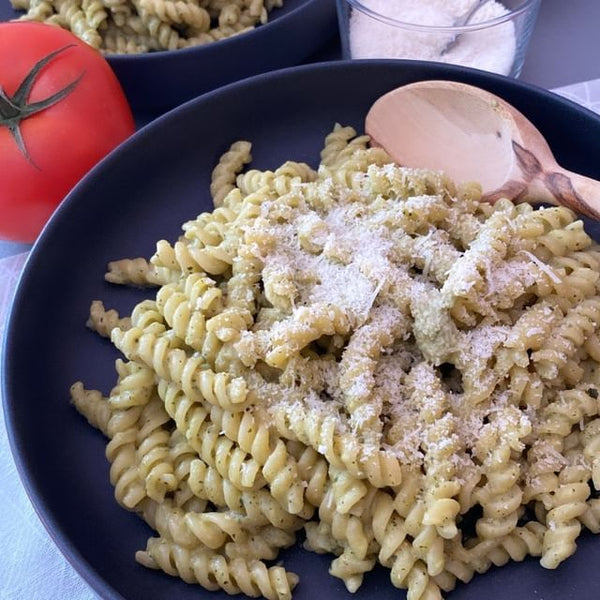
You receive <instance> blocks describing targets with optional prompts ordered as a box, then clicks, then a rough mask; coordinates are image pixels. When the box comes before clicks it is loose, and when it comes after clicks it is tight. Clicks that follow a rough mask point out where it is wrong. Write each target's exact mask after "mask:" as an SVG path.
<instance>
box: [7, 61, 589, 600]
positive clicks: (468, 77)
mask: <svg viewBox="0 0 600 600" xmlns="http://www.w3.org/2000/svg"><path fill="white" fill-rule="evenodd" d="M425 79H449V80H456V81H462V82H465V83H470V84H473V85H477V86H480V87H482V88H484V89H487V90H489V91H491V92H493V93H495V94H498V95H499V96H501V97H503V98H504V99H505V100H507V101H508V102H511V103H512V104H513V105H515V106H516V107H517V108H518V109H519V110H521V111H522V112H523V113H524V114H525V115H526V116H528V117H529V118H530V119H531V120H532V121H533V123H534V124H535V125H537V126H538V127H539V128H540V129H541V131H542V132H543V134H544V135H545V136H546V138H547V139H548V141H549V143H550V145H551V147H552V148H553V150H554V151H555V154H556V157H557V159H558V160H559V162H560V163H561V164H562V165H564V166H565V167H566V168H569V169H572V170H575V171H579V172H581V173H583V174H585V175H589V176H592V177H596V178H600V162H599V161H598V160H597V157H598V156H600V117H599V116H597V115H595V114H593V113H592V112H590V111H588V110H586V109H584V108H582V107H580V106H578V105H576V104H574V103H572V102H570V101H568V100H565V99H563V98H560V97H559V96H556V95H554V94H551V93H549V92H547V91H544V90H541V89H539V88H535V87H533V86H530V85H527V84H524V83H522V82H519V81H516V80H513V79H508V78H505V77H501V76H497V75H491V74H489V73H484V72H481V71H475V70H470V69H465V68H461V67H453V66H449V65H440V64H435V63H421V62H412V61H352V62H344V61H340V62H336V63H324V64H319V65H309V66H302V67H295V68H291V69H285V70H282V71H277V72H273V73H267V74H264V75H259V76H257V77H254V78H250V79H247V80H245V81H242V82H238V83H234V84H231V85H230V86H226V87H224V88H221V89H219V90H216V91H213V92H210V93H208V94H205V95H204V96H202V97H200V98H197V99H195V100H192V101H191V102H188V103H186V104H185V105H183V106H181V107H179V108H176V109H175V110H173V111H171V112H169V113H168V114H166V115H164V116H162V117H160V118H158V119H157V120H155V121H154V122H152V123H151V124H150V125H148V126H147V127H145V128H143V129H142V130H140V131H139V132H138V133H136V134H135V135H134V136H132V137H131V138H130V139H129V140H127V141H126V142H125V143H123V144H122V145H121V146H120V147H119V148H117V149H116V150H115V151H114V152H113V153H111V154H110V155H109V156H108V157H107V158H106V159H104V160H103V161H102V162H101V163H100V164H99V165H97V166H96V167H95V168H94V169H93V170H92V171H91V172H90V173H89V174H88V175H87V176H86V177H85V178H84V179H83V180H82V181H81V182H80V183H79V184H78V185H77V186H76V188H75V189H74V190H73V191H72V192H71V194H70V195H69V196H68V197H67V198H66V200H65V201H64V202H63V203H62V204H61V206H60V207H59V208H58V210H57V211H56V213H55V214H54V216H53V217H52V218H51V219H50V221H49V223H48V225H47V226H46V227H45V229H44V231H43V232H42V234H41V235H40V237H39V238H38V241H37V242H36V244H35V245H34V248H33V250H32V252H31V254H30V257H29V260H28V263H27V265H26V266H25V269H24V272H23V275H22V277H21V280H20V282H19V285H18V288H17V291H16V295H15V300H14V303H13V306H12V310H11V314H10V317H9V321H8V327H7V332H6V338H5V346H4V362H3V365H2V377H1V378H0V380H1V382H2V386H3V387H2V397H3V399H4V403H5V406H4V410H5V415H6V423H7V430H8V435H9V439H10V443H11V447H12V450H13V453H14V456H15V461H16V464H17V468H18V471H19V473H20V476H21V478H22V481H23V483H24V486H25V488H26V490H27V493H28V494H29V497H30V498H31V500H32V502H33V505H34V507H35V509H36V511H37V512H38V514H39V516H40V518H41V520H42V521H43V522H44V524H45V526H46V527H47V528H48V530H49V532H50V534H51V535H52V537H53V538H54V540H55V542H56V544H57V545H58V546H59V548H60V549H61V551H62V552H63V553H64V554H65V555H66V557H67V558H68V559H69V560H70V561H71V562H72V564H73V565H74V566H75V568H76V569H77V570H78V571H79V573H81V575H82V576H83V577H84V578H85V579H86V580H87V581H88V583H89V584H90V585H91V586H92V587H93V588H94V589H95V590H96V592H97V593H98V594H99V596H100V597H102V598H104V599H105V600H124V599H125V600H137V599H141V598H143V599H144V600H155V599H159V598H160V599H163V598H177V599H178V600H199V599H200V600H202V599H204V600H209V599H212V600H225V599H226V598H229V597H228V596H227V595H226V594H225V593H221V592H219V593H210V592H206V591H204V590H202V589H200V588H199V587H198V586H193V585H187V584H185V583H184V582H183V581H181V580H179V579H176V578H173V577H169V576H167V575H165V574H163V573H161V572H158V571H152V570H148V569H145V568H144V567H141V566H140V565H138V564H136V562H135V560H134V554H135V551H136V550H138V549H141V548H143V547H144V546H145V542H146V538H147V537H148V536H150V535H151V533H152V532H151V531H150V529H149V528H148V527H147V526H146V525H145V524H144V523H143V522H142V521H141V520H140V519H139V518H138V517H137V516H136V515H133V514H131V513H128V512H126V511H124V510H123V509H122V508H120V507H119V506H118V505H117V503H116V501H115V499H114V496H113V489H112V487H111V485H110V483H109V478H108V471H109V465H108V463H107V461H106V459H105V456H104V449H105V444H106V441H105V439H104V438H103V437H102V435H101V434H100V433H99V432H97V431H96V430H94V429H93V428H91V427H90V426H89V425H88V424H87V423H86V422H85V419H83V418H82V417H81V416H80V415H79V414H78V413H77V412H76V410H75V409H74V408H73V407H72V406H70V404H69V387H70V385H71V384H72V383H73V382H74V381H76V380H82V381H84V383H85V385H86V387H89V388H96V389H100V390H102V391H103V392H104V393H108V392H109V390H110V388H111V386H112V385H113V384H114V380H115V378H114V360H115V358H116V357H117V356H118V352H117V351H116V350H115V349H114V348H113V347H112V346H111V345H110V343H108V342H107V341H106V340H103V339H100V338H99V337H98V336H97V335H95V334H93V333H92V332H90V331H89V330H87V329H86V327H85V321H86V318H87V315H88V307H89V304H90V302H91V300H93V299H96V298H97V299H102V300H103V301H104V302H105V304H106V306H107V307H114V308H116V309H118V310H120V311H123V313H125V312H128V311H130V310H131V308H132V307H133V305H134V304H135V303H136V302H138V301H140V300H141V299H142V298H144V297H148V296H149V295H150V294H151V293H152V292H148V291H144V290H140V289H130V288H123V287H122V286H113V285H110V284H108V283H106V282H105V281H104V279H103V275H104V272H105V267H106V264H107V262H108V261H110V260H113V259H116V258H122V257H135V256H150V255H151V254H152V253H153V251H154V250H155V244H156V240H159V239H161V238H164V239H170V240H173V239H176V238H177V236H178V234H179V233H180V231H181V224H182V222H183V221H184V220H186V219H191V218H194V217H195V216H196V215H197V214H198V213H200V212H202V211H203V210H209V209H210V207H211V199H210V193H209V185H210V176H211V171H212V168H213V167H214V165H215V163H216V161H217V160H218V158H219V156H220V155H221V154H222V153H223V152H224V151H225V150H227V148H228V147H229V145H230V144H231V143H232V142H233V141H235V140H238V139H248V140H251V141H252V142H253V148H252V155H253V162H252V168H258V169H262V170H264V169H273V168H276V167H277V166H279V165H281V164H282V163H283V162H284V161H285V160H288V159H289V160H296V161H304V162H308V163H309V164H311V165H313V166H316V165H317V164H318V162H319V151H320V149H321V147H322V143H323V139H324V136H325V135H326V134H327V133H329V132H330V131H331V129H332V128H333V126H334V124H335V123H336V122H340V123H342V124H344V125H352V126H353V127H355V128H356V129H357V130H359V131H360V132H362V131H363V125H364V118H365V115H366V113H367V111H368V109H369V107H370V106H371V104H372V103H373V102H374V101H375V100H376V99H377V98H378V97H380V96H381V95H382V94H384V93H385V92H387V91H389V90H391V89H394V88H395V87H397V86H399V85H404V84H407V83H411V82H414V81H420V80H425ZM589 231H590V232H591V233H592V234H593V235H594V236H595V237H596V238H597V239H598V238H599V237H600V230H599V228H598V227H597V226H596V227H594V226H591V227H590V229H589ZM7 541H8V544H9V551H10V540H7ZM578 546H579V547H578V550H577V552H576V554H575V555H574V556H573V557H571V558H570V559H569V560H568V561H566V562H565V563H564V564H562V565H561V566H560V567H559V568H558V569H557V570H556V571H547V570H544V569H543V568H541V567H540V565H539V564H538V562H537V560H535V559H528V560H526V561H524V563H522V564H516V563H513V564H509V565H507V566H505V567H503V568H501V569H492V570H491V571H489V572H488V573H486V574H484V575H481V576H476V577H475V578H474V579H473V581H472V582H471V583H469V584H468V585H460V586H459V587H458V588H457V589H456V590H455V591H454V592H452V593H451V594H450V595H449V599H448V600H475V599H480V598H494V600H513V599H515V598H518V599H525V598H527V599H533V598H544V600H592V599H594V598H598V590H599V589H600V570H599V569H598V565H600V537H594V536H591V535H582V536H581V537H580V538H579V540H578ZM281 558H282V559H283V560H284V563H285V565H286V567H287V568H288V569H289V570H291V571H294V572H297V573H299V574H300V575H301V582H300V585H299V586H298V588H297V589H296V590H295V591H294V598H295V600H315V599H317V598H319V599H321V598H323V599H328V598H336V599H338V600H366V599H369V600H374V599H377V600H397V599H399V598H404V597H405V595H404V592H402V591H399V590H397V589H395V588H394V587H392V585H391V583H390V582H389V573H388V572H387V571H386V570H384V569H376V570H375V571H374V572H373V573H370V574H369V575H368V576H367V577H366V579H365V583H364V585H363V587H362V588H361V589H360V590H359V591H358V593H357V594H356V595H352V594H349V593H348V592H347V591H346V589H345V587H344V585H343V583H342V582H341V581H340V580H338V579H335V578H333V577H331V576H329V575H328V573H327V569H328V565H329V562H330V560H331V558H332V557H330V556H320V555H316V554H313V553H309V552H305V551H303V550H302V549H301V548H300V547H298V546H296V547H294V548H292V549H290V550H288V551H286V552H285V553H284V554H283V555H282V557H281Z"/></svg>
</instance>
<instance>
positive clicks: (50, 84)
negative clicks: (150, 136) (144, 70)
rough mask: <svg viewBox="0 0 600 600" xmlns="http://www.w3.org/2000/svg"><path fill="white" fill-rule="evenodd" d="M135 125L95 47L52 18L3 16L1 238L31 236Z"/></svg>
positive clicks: (0, 33) (0, 58) (0, 40)
mask: <svg viewBox="0 0 600 600" xmlns="http://www.w3.org/2000/svg"><path fill="white" fill-rule="evenodd" d="M40 61H42V62H40ZM36 65H37V66H36ZM28 75H29V78H28ZM19 89H20V90H21V91H20V92H19ZM36 103H39V104H36ZM133 131H134V122H133V117H132V114H131V110H130V108H129V105H128V103H127V99H126V98H125V94H124V93H123V90H122V89H121V86H120V84H119V82H118V80H117V78H116V76H115V75H114V73H113V71H112V70H111V68H110V65H109V64H108V63H107V62H106V60H105V59H104V57H103V56H102V55H101V54H100V53H99V52H98V51H97V50H94V49H93V48H91V47H90V46H88V45H87V44H86V43H85V42H83V41H81V40H80V39H79V38H77V37H75V36H74V35H73V34H72V33H70V32H68V31H65V30H63V29H60V28H58V27H54V26H52V25H45V24H42V23H34V22H14V23H0V238H4V239H8V240H15V241H23V242H32V241H33V240H34V239H35V238H36V237H37V235H38V233H39V232H40V230H41V228H42V227H43V225H44V224H45V223H46V221H47V220H48V218H49V217H50V215H51V214H52V212H53V211H54V209H55V208H56V206H57V205H58V204H59V203H60V201H61V200H62V199H63V198H64V197H65V195H66V194H67V193H68V192H69V190H70V189H71V188H72V187H73V186H74V185H75V183H77V181H78V180H79V179H81V177H82V176H83V175H84V174H85V173H86V172H87V171H88V170H89V169H90V168H91V167H92V166H93V165H94V164H96V163H97V162H98V161H99V160H100V159H101V158H102V157H103V156H105V155H106V154H107V153H108V152H109V151H110V150H112V149H113V148H114V147H115V146H117V145H118V144H119V143H120V142H122V141H123V140H124V139H125V138H127V137H128V136H129V135H131V133H133Z"/></svg>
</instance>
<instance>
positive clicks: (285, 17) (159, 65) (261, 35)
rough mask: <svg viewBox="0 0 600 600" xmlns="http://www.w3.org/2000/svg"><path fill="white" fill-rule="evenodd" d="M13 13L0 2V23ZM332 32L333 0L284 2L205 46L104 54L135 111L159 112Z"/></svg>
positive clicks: (284, 61) (309, 48) (267, 67)
mask: <svg viewBox="0 0 600 600" xmlns="http://www.w3.org/2000/svg"><path fill="white" fill-rule="evenodd" d="M19 14H22V13H18V12H16V11H14V10H13V8H12V7H11V4H10V1H9V0H0V21H8V20H9V19H14V18H15V17H17V16H18V15H19ZM336 33H337V20H336V9H335V0H285V2H284V5H283V7H281V8H276V9H274V10H273V11H272V12H271V14H270V20H269V22H268V23H266V24H265V25H261V26H260V27H256V28H255V29H253V30H252V31H250V32H247V33H244V34H241V35H236V36H233V37H231V38H228V39H225V40H221V41H219V42H215V43H212V44H207V45H205V46H197V47H194V48H185V49H182V50H177V51H172V52H150V53H147V54H137V55H121V56H119V55H107V59H108V62H109V63H110V65H111V67H112V68H113V70H114V72H115V73H116V75H117V77H118V78H119V81H120V82H121V85H122V86H123V89H124V91H125V94H126V95H127V99H128V100H129V103H130V104H131V106H132V108H133V110H134V111H135V112H136V113H140V112H142V111H143V112H147V113H151V114H152V115H155V114H159V112H164V111H165V110H166V109H168V108H172V107H174V106H177V105H179V104H182V103H183V102H185V101H187V100H190V99H191V98H195V97H196V96H198V95H200V94H203V93H204V92H207V91H210V90H213V89H216V88H217V87H219V86H222V85H225V84H227V83H231V82H233V81H237V80H239V79H243V78H244V77H250V76H252V75H257V74H259V73H265V72H267V71H272V70H274V69H280V68H283V67H289V66H292V65H297V64H300V63H301V62H302V61H304V60H305V59H307V58H309V57H310V56H311V55H312V54H314V53H315V52H317V51H318V50H319V49H320V48H321V47H322V46H323V45H324V44H326V43H327V41H328V40H330V39H332V38H333V37H334V36H335V35H336Z"/></svg>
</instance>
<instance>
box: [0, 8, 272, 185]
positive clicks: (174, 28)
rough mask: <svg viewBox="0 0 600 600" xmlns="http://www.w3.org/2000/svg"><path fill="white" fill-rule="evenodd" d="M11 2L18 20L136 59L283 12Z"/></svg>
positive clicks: (236, 31) (223, 34) (210, 39)
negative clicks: (67, 33) (45, 25)
mask: <svg viewBox="0 0 600 600" xmlns="http://www.w3.org/2000/svg"><path fill="white" fill-rule="evenodd" d="M11 3H12V6H13V8H14V9H15V10H18V11H25V13H24V14H23V15H22V16H21V17H20V19H22V20H27V21H41V22H46V23H52V24H54V25H58V26H59V27H62V28H64V29H68V30H69V31H71V32H72V33H74V34H75V35H76V36H77V37H79V38H81V39H82V40H83V41H84V42H86V43H88V44H89V45H90V46H92V47H94V48H97V49H99V50H101V51H102V52H104V53H107V54H140V53H143V52H151V51H159V50H178V49H180V48H188V47H190V46H199V45H203V44H208V43H211V42H215V41H218V40H222V39H225V38H228V37H231V36H233V35H237V34H240V33H244V32H245V31H250V30H252V29H254V28H255V27H257V26H259V25H264V24H265V23H267V21H268V20H269V14H270V12H271V11H272V10H273V8H277V7H281V6H282V5H283V0H275V1H269V0H266V1H265V0H243V1H241V0H225V1H223V0H203V1H202V2H198V1H197V0H11ZM234 178H235V175H234ZM220 189H221V190H222V191H225V189H224V188H220ZM219 197H220V196H219Z"/></svg>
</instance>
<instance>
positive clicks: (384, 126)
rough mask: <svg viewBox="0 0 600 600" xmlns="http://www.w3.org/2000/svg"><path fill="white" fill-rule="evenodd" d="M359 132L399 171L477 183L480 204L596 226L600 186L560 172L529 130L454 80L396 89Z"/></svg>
mask: <svg viewBox="0 0 600 600" xmlns="http://www.w3.org/2000/svg"><path fill="white" fill-rule="evenodd" d="M365 130H366V133H367V134H368V135H370V136H371V141H372V143H374V144H375V145H379V146H382V147H383V148H384V149H385V150H386V151H387V152H388V154H389V155H390V156H391V157H392V158H393V159H394V160H395V161H396V162H397V163H398V164H400V165H404V166H407V167H421V168H426V169H435V170H440V171H444V172H445V173H446V174H447V175H449V176H450V177H451V178H452V179H454V180H455V181H456V182H467V181H478V182H480V183H481V185H482V189H483V199H484V200H487V201H489V202H494V201H495V200H497V199H498V198H501V197H504V198H509V199H511V200H513V201H532V202H547V203H550V204H558V205H563V206H568V207H569V208H572V209H573V210H575V211H577V212H579V213H582V214H584V215H587V216H589V217H592V218H594V219H600V182H599V181H595V180H593V179H590V178H588V177H584V176H583V175H578V174H576V173H572V172H570V171H567V170H566V169H563V168H562V167H560V166H559V165H558V163H557V162H556V159H555V158H554V156H553V154H552V151H551V150H550V147H549V146H548V143H547V142H546V140H545V139H544V137H543V136H542V134H541V133H540V132H539V131H538V130H537V129H536V128H535V126H534V125H533V124H532V123H531V122H530V121H528V120H527V119H526V118H525V117H524V116H523V115H522V114H521V113H520V112H519V111H518V110H517V109H515V108H514V107H513V106H511V105H510V104H508V103H507V102H505V101H504V100H502V99H501V98H498V97H497V96H495V95H494V94H491V93H489V92H486V91H485V90H482V89H480V88H477V87H473V86H470V85H466V84H464V83H457V82H454V81H422V82H419V83H412V84H409V85H406V86H403V87H399V88H397V89H395V90H393V91H391V92H389V93H387V94H385V95H384V96H382V97H381V98H379V99H378V100H377V101H376V102H375V103H374V104H373V106H372V107H371V109H370V111H369V113H368V114H367V118H366V123H365Z"/></svg>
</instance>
